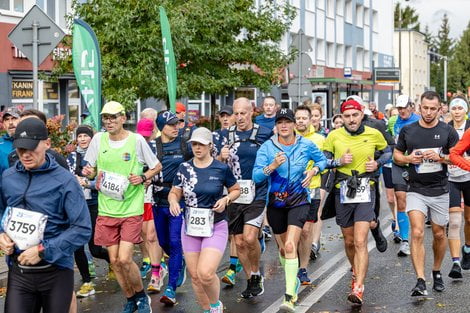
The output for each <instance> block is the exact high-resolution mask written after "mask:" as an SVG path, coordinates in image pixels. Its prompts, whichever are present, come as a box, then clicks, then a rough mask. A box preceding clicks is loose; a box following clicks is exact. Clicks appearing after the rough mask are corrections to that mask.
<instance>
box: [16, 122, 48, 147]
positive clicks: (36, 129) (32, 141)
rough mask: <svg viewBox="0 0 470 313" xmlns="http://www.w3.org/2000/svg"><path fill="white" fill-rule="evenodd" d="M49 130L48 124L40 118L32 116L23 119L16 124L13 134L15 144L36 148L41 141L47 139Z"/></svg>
mask: <svg viewBox="0 0 470 313" xmlns="http://www.w3.org/2000/svg"><path fill="white" fill-rule="evenodd" d="M47 138H48V132H47V127H46V125H45V124H44V123H43V122H42V121H41V120H40V119H38V118H34V117H30V118H27V119H24V120H23V121H21V122H20V123H19V124H18V126H16V130H15V134H14V135H13V139H14V141H13V146H14V147H15V148H21V149H26V150H34V149H36V147H37V146H38V144H39V141H41V140H46V139H47Z"/></svg>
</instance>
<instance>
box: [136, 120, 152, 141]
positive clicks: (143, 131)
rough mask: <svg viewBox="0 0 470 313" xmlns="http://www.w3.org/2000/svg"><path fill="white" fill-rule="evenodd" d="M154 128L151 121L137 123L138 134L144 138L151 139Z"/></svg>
mask: <svg viewBox="0 0 470 313" xmlns="http://www.w3.org/2000/svg"><path fill="white" fill-rule="evenodd" d="M154 127H155V125H154V123H153V121H152V120H151V119H148V118H143V119H141V120H140V121H139V122H138V123H137V133H138V134H140V135H142V136H144V137H150V136H151V135H152V133H153V129H154Z"/></svg>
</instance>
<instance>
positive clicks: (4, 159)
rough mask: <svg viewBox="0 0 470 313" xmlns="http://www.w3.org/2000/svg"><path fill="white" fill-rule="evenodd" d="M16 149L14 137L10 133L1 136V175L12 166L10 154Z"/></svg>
mask: <svg viewBox="0 0 470 313" xmlns="http://www.w3.org/2000/svg"><path fill="white" fill-rule="evenodd" d="M13 150H14V148H13V137H11V136H10V135H8V134H5V135H3V136H2V137H1V138H0V175H1V174H2V173H3V171H4V170H6V169H7V168H9V167H10V165H9V164H8V155H9V154H10V153H11V152H12V151H13Z"/></svg>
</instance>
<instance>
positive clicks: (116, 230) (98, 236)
mask: <svg viewBox="0 0 470 313" xmlns="http://www.w3.org/2000/svg"><path fill="white" fill-rule="evenodd" d="M142 222H143V217H142V215H138V216H131V217H121V218H118V217H109V216H98V218H97V219H96V229H95V245H97V246H104V247H109V246H114V245H118V244H119V242H120V241H126V242H130V243H134V244H138V243H141V242H142V236H141V232H142Z"/></svg>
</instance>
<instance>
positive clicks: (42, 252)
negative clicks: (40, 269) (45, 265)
mask: <svg viewBox="0 0 470 313" xmlns="http://www.w3.org/2000/svg"><path fill="white" fill-rule="evenodd" d="M38 256H39V257H40V258H41V259H44V246H43V245H42V243H40V244H39V245H38Z"/></svg>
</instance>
